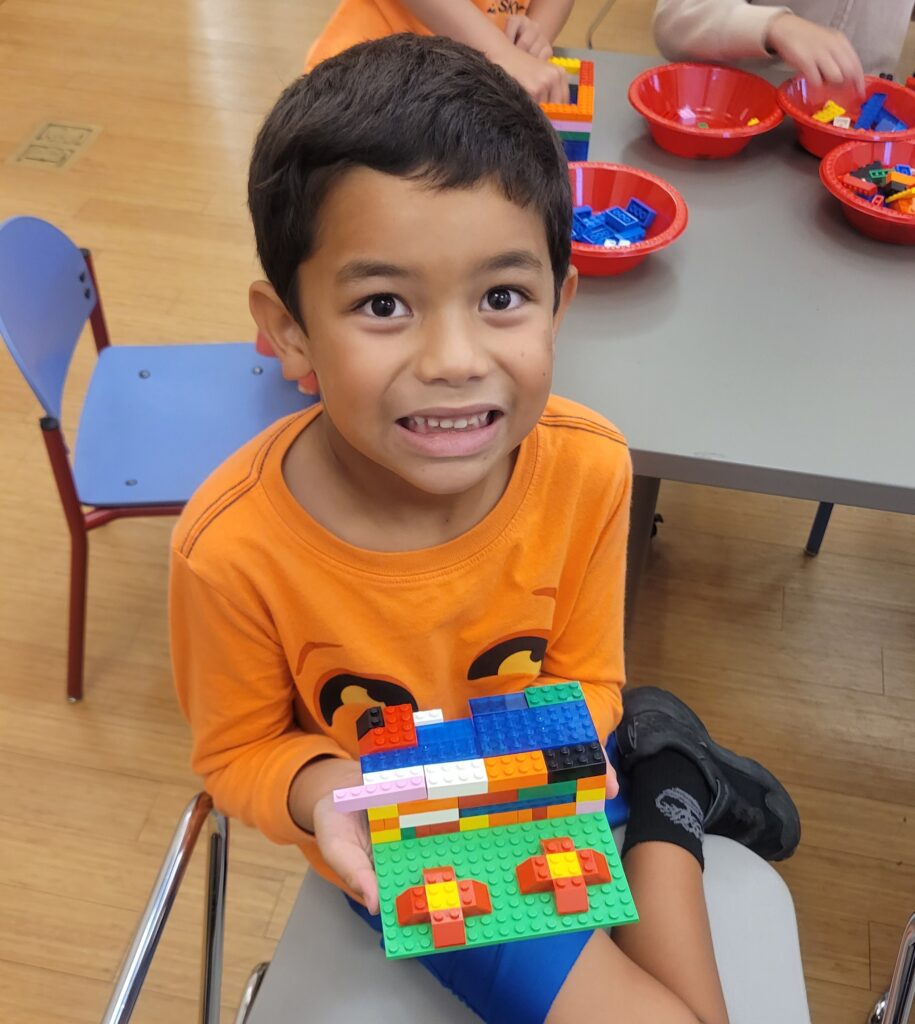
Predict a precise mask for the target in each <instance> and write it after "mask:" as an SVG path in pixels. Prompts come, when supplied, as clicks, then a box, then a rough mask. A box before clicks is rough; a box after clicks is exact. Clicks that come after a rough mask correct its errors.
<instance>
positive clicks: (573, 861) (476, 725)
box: [334, 208, 647, 958]
mask: <svg viewBox="0 0 915 1024" xmlns="http://www.w3.org/2000/svg"><path fill="white" fill-rule="evenodd" d="M646 209H647V208H646ZM633 216H634V215H633ZM469 705H470V711H471V715H470V717H469V718H462V719H457V720H455V721H451V722H445V721H444V717H443V715H442V714H441V712H438V711H416V712H414V711H412V709H411V708H410V707H409V706H408V705H404V706H402V707H396V708H370V709H368V710H367V711H365V712H364V713H363V714H362V715H361V716H360V718H359V720H358V722H357V727H356V728H357V735H358V737H359V749H360V752H361V754H362V757H361V764H362V773H363V774H362V778H363V783H362V785H361V786H355V787H348V788H346V789H338V790H336V791H335V792H334V804H335V806H336V807H337V808H338V809H339V810H341V811H347V812H348V811H354V812H362V811H365V812H366V813H367V816H368V825H369V835H370V838H371V842H372V852H373V855H374V860H375V873H376V875H377V878H378V889H379V898H380V903H381V921H382V932H383V935H384V945H385V952H386V954H387V956H388V957H391V958H399V957H410V956H421V955H424V954H427V953H434V952H437V951H440V950H445V949H455V948H461V947H467V948H469V947H475V946H485V945H491V944H493V943H499V942H509V941H513V940H516V939H528V938H534V937H537V936H544V935H550V934H558V933H560V932H563V931H582V930H586V929H595V928H607V927H612V926H615V925H620V924H626V923H628V922H630V921H635V920H637V914H636V910H635V907H634V905H633V902H632V896H631V895H630V892H629V886H628V884H627V883H626V879H625V876H624V874H623V870H622V865H621V864H620V859H619V855H618V853H617V850H616V845H615V843H614V841H613V835H612V833H611V831H610V826H609V824H608V822H607V817H606V814H605V813H604V800H605V792H606V772H607V762H606V758H605V756H604V751H603V747H602V745H601V742H600V740H599V738H598V736H597V733H596V731H595V728H594V723H593V722H592V720H591V715H590V713H589V712H588V708H587V705H586V703H585V700H584V695H583V693H582V690H581V687H580V685H579V684H578V683H558V684H554V685H548V686H531V687H528V688H527V689H526V690H524V691H523V692H521V693H514V694H505V695H499V696H493V697H480V698H474V699H472V700H471V701H470V702H469ZM408 719H409V721H408Z"/></svg>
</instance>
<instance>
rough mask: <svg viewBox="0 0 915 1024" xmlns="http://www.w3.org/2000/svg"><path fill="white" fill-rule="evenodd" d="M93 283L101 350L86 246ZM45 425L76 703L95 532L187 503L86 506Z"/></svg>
mask: <svg viewBox="0 0 915 1024" xmlns="http://www.w3.org/2000/svg"><path fill="white" fill-rule="evenodd" d="M80 252H81V253H82V256H83V259H84V260H85V261H86V267H87V269H88V271H89V276H90V278H91V279H92V286H93V288H94V290H95V305H94V306H93V307H92V312H91V313H90V314H89V323H90V325H91V327H92V338H93V340H94V342H95V348H96V352H97V353H101V352H102V350H103V349H105V348H108V346H109V345H110V344H111V339H110V338H109V336H108V325H107V323H106V322H105V313H104V310H103V309H102V298H101V292H100V291H99V287H98V280H97V278H96V276H95V267H94V266H93V263H92V254H91V253H90V251H89V250H88V249H80ZM39 425H40V427H41V436H42V438H43V439H44V443H45V448H46V449H47V452H48V459H49V460H50V462H51V469H52V471H53V473H54V481H55V483H56V484H57V492H58V494H59V495H60V500H61V504H62V505H63V509H64V516H65V517H66V520H67V526H68V527H69V530H70V609H69V620H68V641H67V700H68V701H69V702H70V703H71V704H75V703H76V702H77V701H80V700H82V698H83V663H84V652H85V636H86V585H87V581H88V560H89V533H90V532H91V531H92V530H95V529H97V528H98V527H99V526H104V525H105V524H106V523H110V522H111V521H112V520H114V519H126V518H132V517H136V516H175V515H178V514H179V513H180V512H181V510H182V508H183V507H184V506H183V505H111V506H107V505H106V506H104V507H100V508H95V507H92V508H89V509H88V510H87V509H86V508H84V506H83V504H82V502H81V501H80V500H79V494H78V493H77V490H76V481H75V479H74V477H73V468H72V466H71V464H70V454H69V449H68V448H67V444H66V441H65V440H64V436H63V432H62V430H61V427H60V423H59V421H58V420H57V419H56V418H55V417H53V416H42V417H41V419H40V421H39Z"/></svg>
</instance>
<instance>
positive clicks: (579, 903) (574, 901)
mask: <svg viewBox="0 0 915 1024" xmlns="http://www.w3.org/2000/svg"><path fill="white" fill-rule="evenodd" d="M553 891H554V893H555V896H556V913H557V914H586V913H587V912H588V887H587V886H586V885H585V880H584V879H583V878H581V877H578V878H557V879H556V880H555V881H554V882H553Z"/></svg>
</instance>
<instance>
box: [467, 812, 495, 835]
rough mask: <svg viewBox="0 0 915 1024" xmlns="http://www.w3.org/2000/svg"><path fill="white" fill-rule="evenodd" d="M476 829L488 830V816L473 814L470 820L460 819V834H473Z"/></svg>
mask: <svg viewBox="0 0 915 1024" xmlns="http://www.w3.org/2000/svg"><path fill="white" fill-rule="evenodd" d="M478 828H489V815H488V814H474V815H473V816H472V817H470V818H461V831H462V832H473V831H475V830H476V829H478Z"/></svg>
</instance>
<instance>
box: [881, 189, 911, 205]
mask: <svg viewBox="0 0 915 1024" xmlns="http://www.w3.org/2000/svg"><path fill="white" fill-rule="evenodd" d="M913 196H915V188H907V189H906V190H905V192H897V193H896V195H894V196H887V199H886V201H887V203H898V202H899V200H900V199H911V198H912V197H913Z"/></svg>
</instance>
